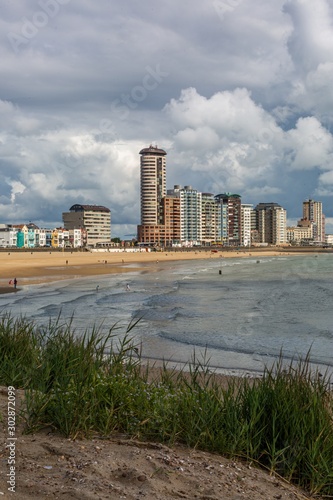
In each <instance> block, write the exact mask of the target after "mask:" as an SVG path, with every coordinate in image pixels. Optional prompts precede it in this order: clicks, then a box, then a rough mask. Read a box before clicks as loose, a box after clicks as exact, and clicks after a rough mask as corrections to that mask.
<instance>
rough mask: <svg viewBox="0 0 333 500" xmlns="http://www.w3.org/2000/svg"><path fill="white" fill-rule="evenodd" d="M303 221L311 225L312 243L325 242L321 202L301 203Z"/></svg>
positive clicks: (308, 201) (309, 201)
mask: <svg viewBox="0 0 333 500" xmlns="http://www.w3.org/2000/svg"><path fill="white" fill-rule="evenodd" d="M303 220H305V221H310V222H311V223H312V224H313V239H314V241H325V218H324V215H323V205H322V202H321V201H314V200H307V201H304V202H303Z"/></svg>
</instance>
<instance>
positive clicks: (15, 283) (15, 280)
mask: <svg viewBox="0 0 333 500" xmlns="http://www.w3.org/2000/svg"><path fill="white" fill-rule="evenodd" d="M13 283H14V288H16V286H17V279H16V278H14V281H13Z"/></svg>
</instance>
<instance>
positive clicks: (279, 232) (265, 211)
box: [255, 203, 287, 245]
mask: <svg viewBox="0 0 333 500" xmlns="http://www.w3.org/2000/svg"><path fill="white" fill-rule="evenodd" d="M255 210H256V212H257V229H258V232H259V241H260V243H268V244H270V245H281V244H284V243H286V241H287V212H286V210H285V209H284V208H282V207H281V206H280V205H278V203H259V204H258V205H257V206H256V208H255Z"/></svg>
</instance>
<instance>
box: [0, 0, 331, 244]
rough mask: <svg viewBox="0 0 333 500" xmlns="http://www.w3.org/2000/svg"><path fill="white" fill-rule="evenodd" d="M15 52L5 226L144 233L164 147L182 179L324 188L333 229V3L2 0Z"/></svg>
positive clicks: (260, 198)
mask: <svg viewBox="0 0 333 500" xmlns="http://www.w3.org/2000/svg"><path fill="white" fill-rule="evenodd" d="M0 61H1V63H0V176H1V182H0V223H8V224H11V223H27V222H30V221H32V222H34V223H35V224H37V225H39V226H40V227H55V226H56V227H59V226H61V225H62V212H66V211H68V210H69V208H70V207H71V206H72V205H73V204H76V203H82V204H97V205H105V206H106V207H108V208H110V209H111V217H112V237H116V236H119V237H121V238H125V237H128V236H130V237H131V236H133V235H135V233H136V226H137V224H139V223H140V189H139V182H140V156H139V151H140V150H141V149H142V148H144V147H148V146H149V145H150V144H153V145H157V146H158V147H160V148H163V149H164V150H165V151H166V152H167V157H166V160H167V187H168V188H169V189H171V188H172V187H173V186H174V184H180V185H191V186H192V187H193V188H195V189H197V190H198V191H201V192H210V193H213V194H219V193H225V192H231V193H237V194H240V195H241V197H242V202H243V203H252V204H253V205H254V206H255V205H256V204H257V203H260V202H276V203H279V204H280V205H281V206H283V207H284V208H285V209H286V210H287V217H288V223H289V224H295V223H296V222H297V220H298V219H300V218H301V217H302V203H303V201H305V200H307V199H310V198H311V199H314V200H316V201H321V202H322V203H323V212H324V213H325V215H326V232H327V233H333V0H316V2H314V1H313V0H274V2H273V1H267V0H212V1H211V0H207V1H205V2H203V1H202V0H181V1H179V0H159V1H156V0H154V1H153V0H142V1H141V2H137V1H134V0H121V1H120V0H118V1H117V0H98V1H96V0H37V1H35V0H25V1H24V2H18V1H16V0H1V3H0Z"/></svg>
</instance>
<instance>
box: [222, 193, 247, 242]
mask: <svg viewBox="0 0 333 500" xmlns="http://www.w3.org/2000/svg"><path fill="white" fill-rule="evenodd" d="M215 200H216V203H217V240H218V241H220V242H221V243H222V244H223V245H226V246H237V245H241V235H242V219H241V197H240V195H239V194H231V193H224V194H218V195H216V196H215Z"/></svg>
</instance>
